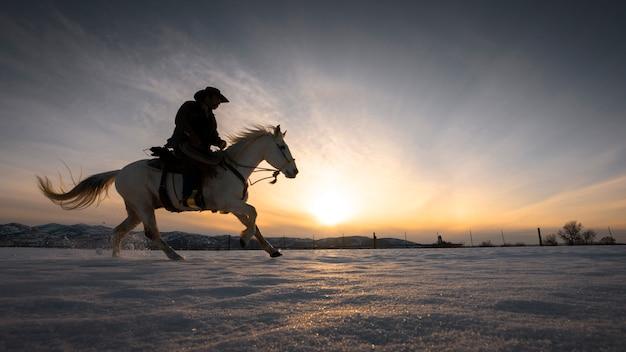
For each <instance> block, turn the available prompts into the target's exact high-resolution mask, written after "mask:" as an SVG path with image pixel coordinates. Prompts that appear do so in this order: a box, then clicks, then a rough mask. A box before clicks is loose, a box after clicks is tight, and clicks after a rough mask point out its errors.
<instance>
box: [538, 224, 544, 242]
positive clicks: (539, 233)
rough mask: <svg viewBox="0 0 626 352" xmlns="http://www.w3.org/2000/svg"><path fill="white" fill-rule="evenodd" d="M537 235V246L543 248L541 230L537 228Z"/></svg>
mask: <svg viewBox="0 0 626 352" xmlns="http://www.w3.org/2000/svg"><path fill="white" fill-rule="evenodd" d="M537 235H538V236H539V245H540V246H543V241H542V240H541V228H539V227H538V228H537Z"/></svg>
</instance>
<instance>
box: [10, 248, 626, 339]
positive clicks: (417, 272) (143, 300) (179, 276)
mask: <svg viewBox="0 0 626 352" xmlns="http://www.w3.org/2000/svg"><path fill="white" fill-rule="evenodd" d="M182 254H184V255H185V257H186V258H187V261H185V262H170V261H168V260H166V259H165V257H164V255H163V254H162V253H160V252H147V251H146V252H139V251H138V252H130V251H127V252H124V253H123V255H124V256H125V257H124V258H122V259H113V258H110V257H109V255H110V252H108V251H103V252H100V253H98V252H97V251H95V250H62V249H16V248H1V249H0V350H3V351H5V350H6V351H13V350H24V351H34V350H80V351H104V350H117V351H123V350H137V351H139V350H146V351H147V350H159V351H172V350H191V351H193V350H199V351H204V350H208V351H245V350H247V351H255V350H256V351H278V350H284V351H372V350H374V351H378V350H380V351H413V350H433V351H495V350H507V351H528V350H537V351H539V350H541V351H547V350H563V351H583V350H584V351H603V350H604V351H624V350H625V349H626V247H624V246H606V247H604V246H593V247H574V248H572V247H557V248H548V247H544V248H537V247H534V248H531V247H525V248H473V249H468V248H465V249H463V248H461V249H396V250H352V251H348V250H343V251H342V250H328V251H326V250H324V251H321V250H320V251H285V252H284V254H285V255H284V256H283V257H281V258H277V259H271V258H269V257H268V256H267V255H266V254H265V253H264V252H262V251H230V252H228V251H221V252H214V251H208V252H204V251H198V252H182Z"/></svg>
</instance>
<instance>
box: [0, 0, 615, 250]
mask: <svg viewBox="0 0 626 352" xmlns="http://www.w3.org/2000/svg"><path fill="white" fill-rule="evenodd" d="M150 4H151V5H150V6H146V5H145V4H144V3H142V2H133V3H81V2H64V3H61V4H59V3H55V2H47V1H41V2H37V3H35V4H25V3H10V4H3V5H2V8H3V11H2V12H1V13H0V29H1V30H0V41H1V42H2V44H3V45H2V49H1V51H0V70H1V71H2V72H3V75H1V76H0V82H1V84H0V87H1V88H0V106H1V107H2V109H0V111H1V112H0V114H1V116H2V118H1V122H2V128H1V129H0V148H1V149H2V153H0V164H1V165H2V170H3V181H4V182H2V184H0V209H1V211H0V223H9V222H17V223H23V224H26V225H28V226H31V225H32V224H44V223H60V224H71V223H77V222H84V223H86V224H105V225H106V226H109V227H115V226H116V225H117V224H118V223H119V222H121V221H122V220H123V219H124V217H125V211H124V207H123V203H122V201H121V198H120V197H119V195H118V194H117V192H116V191H115V190H114V189H110V191H109V194H110V197H109V198H107V199H105V200H104V201H103V202H102V203H101V204H100V206H99V207H91V208H88V209H85V210H80V211H64V210H62V209H60V208H59V207H58V206H56V205H53V204H52V203H50V201H48V200H47V199H45V197H44V196H43V195H41V194H40V193H39V190H38V189H37V187H36V184H35V175H40V176H48V177H51V178H52V179H53V180H54V181H55V186H58V185H59V183H58V178H56V177H55V176H56V175H57V173H60V174H62V175H63V176H64V180H65V182H66V184H67V183H68V182H71V177H70V175H69V172H68V171H69V170H66V168H65V166H64V165H67V166H68V167H69V169H70V170H71V173H72V174H73V177H77V176H78V175H82V176H83V177H86V176H88V175H91V174H95V173H100V172H104V171H108V170H113V169H119V168H121V167H123V166H124V165H126V164H128V163H130V162H133V161H135V160H138V159H142V158H146V155H145V153H144V152H143V150H144V149H146V148H149V147H151V146H159V145H163V144H164V143H165V140H166V139H167V138H168V137H170V135H171V133H172V130H173V127H174V116H175V114H176V111H177V110H178V108H179V107H180V105H181V104H182V103H183V102H184V101H186V100H189V99H191V98H192V96H193V93H194V92H195V91H197V90H199V89H201V88H204V87H205V86H208V85H211V86H216V87H218V88H219V89H221V91H222V92H223V93H224V95H226V96H227V97H228V98H229V100H230V103H228V104H223V105H222V106H220V107H219V109H217V110H216V111H215V115H216V117H217V121H218V130H219V132H220V135H221V136H222V137H226V136H228V135H233V134H235V133H236V132H237V131H240V130H242V129H243V128H245V127H246V126H251V125H253V124H256V123H260V124H264V125H267V124H273V125H278V124H280V125H281V126H282V127H283V129H286V130H287V131H288V133H287V135H286V137H285V140H286V142H287V143H288V144H289V146H290V149H291V152H292V153H293V155H294V157H295V158H296V159H297V160H298V168H299V169H300V174H299V175H298V177H297V178H295V179H286V178H285V177H284V176H282V175H281V176H280V177H279V181H278V183H277V184H276V185H270V184H267V183H265V182H261V183H259V184H258V185H255V186H254V187H251V188H250V190H249V193H250V198H249V201H248V202H249V203H250V204H252V205H254V206H255V207H256V208H257V210H258V214H259V217H258V224H259V228H260V229H261V231H262V232H263V233H264V234H266V235H267V236H270V237H271V236H273V234H284V235H285V236H289V237H298V236H304V235H302V234H305V233H309V234H314V235H315V236H319V237H320V238H322V237H337V236H341V234H342V233H345V234H346V235H347V234H365V235H367V234H370V236H371V233H372V232H376V233H377V234H379V233H380V234H398V237H396V238H403V237H404V233H405V232H406V233H407V239H408V240H410V241H413V242H418V243H423V242H424V241H430V240H431V239H432V238H433V237H434V238H435V239H436V233H440V234H443V235H444V239H445V240H449V241H454V242H460V241H461V239H466V240H465V241H464V243H469V237H468V235H467V233H468V232H469V230H470V229H471V230H472V233H473V235H474V242H475V243H480V242H481V241H483V240H491V241H492V242H493V243H494V244H495V243H499V242H500V240H499V238H500V231H501V230H503V231H504V233H505V237H506V238H507V242H508V241H509V240H508V238H509V237H510V238H512V239H511V240H510V242H511V243H515V242H525V243H534V242H533V241H535V240H536V238H537V233H536V228H537V227H541V229H542V235H544V236H545V235H547V234H549V233H552V232H555V231H556V230H557V229H558V228H560V227H561V226H562V225H563V224H564V223H565V222H567V221H570V220H574V219H576V220H577V221H580V222H581V223H582V224H583V225H584V226H585V227H586V228H589V229H594V230H596V231H597V232H598V235H599V237H602V236H601V234H604V233H605V232H606V233H608V230H607V228H608V227H611V229H612V230H613V233H614V237H615V238H616V239H617V240H618V241H619V242H624V241H625V240H626V217H625V216H624V214H626V143H624V141H625V140H626V119H625V118H624V116H626V68H625V67H624V65H623V62H626V43H624V42H623V39H622V33H624V32H626V11H623V10H624V5H623V4H617V3H612V2H606V3H605V2H601V3H599V4H598V3H592V2H559V1H555V2H550V3H543V2H540V1H537V2H534V1H527V2H511V3H507V4H500V3H499V2H496V1H484V2H477V3H472V4H469V3H467V4H466V3H463V2H458V3H455V2H450V3H445V4H442V3H427V2H408V1H407V2H402V1H398V2H395V6H387V5H385V4H378V3H375V2H352V1H346V2H341V3H339V4H335V3H333V4H334V5H333V6H328V4H326V3H324V2H322V3H320V2H316V3H315V4H312V3H309V4H307V3H300V4H290V3H289V2H280V1H278V2H272V3H271V4H270V3H264V4H257V3H247V5H246V6H243V5H242V4H233V3H229V2H226V1H225V2H221V1H218V2H215V3H212V4H211V6H210V7H209V6H207V5H206V4H191V3H185V4H182V5H181V4H174V3H172V2H167V1H163V2H160V3H150ZM164 14H167V16H164ZM372 24H376V25H372ZM254 179H256V176H255V178H254ZM157 221H158V223H159V227H160V229H161V230H162V231H172V230H179V231H185V232H193V233H202V232H205V233H220V232H223V233H233V234H236V233H238V232H239V231H241V230H242V229H243V227H242V225H241V224H240V223H239V222H238V221H237V219H235V218H234V217H233V216H232V215H219V214H211V213H210V212H208V211H205V212H201V213H185V214H174V213H167V212H165V211H163V210H159V211H157ZM298 234H300V235H298ZM477 236H478V238H479V239H478V240H477V239H476V238H477Z"/></svg>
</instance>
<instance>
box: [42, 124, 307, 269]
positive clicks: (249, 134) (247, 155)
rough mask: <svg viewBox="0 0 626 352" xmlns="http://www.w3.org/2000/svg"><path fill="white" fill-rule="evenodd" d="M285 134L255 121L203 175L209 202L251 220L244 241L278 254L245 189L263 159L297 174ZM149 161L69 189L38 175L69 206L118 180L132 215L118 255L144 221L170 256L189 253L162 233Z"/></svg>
mask: <svg viewBox="0 0 626 352" xmlns="http://www.w3.org/2000/svg"><path fill="white" fill-rule="evenodd" d="M285 134H286V132H285V133H282V132H281V131H280V125H279V126H276V127H270V128H266V127H261V126H255V127H253V128H250V129H247V130H245V131H244V132H242V133H240V134H238V135H237V136H235V137H234V138H233V140H232V145H231V146H230V147H229V148H227V149H226V150H225V153H226V163H227V164H229V165H230V166H229V167H228V168H221V167H218V169H217V174H216V175H215V177H211V178H205V179H203V180H202V183H203V196H204V199H205V203H206V207H205V208H207V209H210V210H217V211H220V212H221V213H224V214H226V213H233V214H234V215H235V216H236V217H237V219H239V221H241V223H242V224H243V225H245V226H246V228H245V230H243V231H242V232H241V239H240V241H241V245H242V246H245V245H247V243H248V241H249V240H250V239H251V238H252V236H255V237H256V238H257V240H258V241H259V243H260V245H261V247H262V248H263V249H264V250H265V251H266V252H268V253H269V254H270V256H272V257H278V256H280V255H281V253H280V251H278V250H277V249H275V248H274V247H273V246H272V245H271V244H270V243H269V242H267V241H266V240H265V239H264V238H263V235H262V234H261V232H260V231H259V228H258V227H257V226H256V217H257V212H256V209H255V208H254V207H253V206H252V205H250V204H248V203H247V202H246V200H247V198H248V196H247V191H246V190H247V184H248V178H249V177H250V174H251V173H252V172H253V171H254V170H255V169H257V167H258V165H259V164H260V163H261V162H262V161H267V162H268V163H269V164H270V165H271V166H272V167H274V168H276V173H275V174H274V176H276V175H278V171H280V172H282V173H283V174H284V175H285V176H286V177H287V178H294V177H296V175H297V174H298V168H297V166H296V162H295V159H294V158H293V157H292V155H291V152H290V151H289V147H288V146H287V144H286V143H285V141H284V139H283V137H284V136H285ZM148 162H149V160H147V159H144V160H138V161H135V162H133V163H131V164H128V165H126V166H125V167H124V168H122V169H121V170H114V171H108V172H103V173H100V174H96V175H92V176H89V177H88V178H86V179H85V180H83V181H81V182H80V183H78V184H77V185H76V186H75V187H74V188H73V189H71V190H70V191H68V192H64V191H63V190H60V192H57V191H55V190H54V189H53V187H52V185H51V183H50V180H48V178H47V177H44V178H41V177H39V176H38V177H37V179H38V181H39V188H40V189H41V191H42V192H43V194H44V195H45V196H46V197H48V198H49V199H50V200H52V201H53V202H54V203H55V204H57V205H60V206H61V207H62V208H63V209H68V210H71V209H80V208H86V207H88V206H89V205H91V204H93V203H94V202H96V201H99V200H100V195H101V194H102V193H103V192H105V194H106V191H107V189H108V187H109V186H110V185H111V183H113V181H115V188H116V189H117V192H118V193H119V194H120V195H121V196H122V198H123V199H124V204H125V205H126V212H127V213H128V217H127V218H126V219H125V220H124V221H123V222H122V223H121V224H119V225H118V226H117V227H115V229H114V230H113V237H112V247H113V256H114V257H117V256H119V255H120V247H121V243H122V239H123V238H124V236H125V235H126V234H128V233H129V232H130V231H131V230H132V229H134V228H135V227H136V226H137V225H138V224H139V223H140V222H141V223H143V227H144V232H145V235H146V237H148V238H149V239H151V240H152V241H154V242H155V243H156V245H157V246H158V247H159V248H160V249H161V250H163V252H165V254H166V255H167V257H168V258H170V259H172V260H181V259H184V258H183V257H181V256H180V255H178V254H177V253H176V252H175V251H174V249H172V247H170V246H169V245H168V244H167V243H165V242H164V241H163V240H162V239H161V235H160V233H159V230H158V227H157V223H156V218H155V215H154V210H155V209H158V208H161V207H163V206H164V205H163V204H162V202H161V200H160V197H159V186H160V181H161V175H162V171H161V170H159V169H155V168H154V167H151V166H149V164H148ZM237 173H239V175H237ZM240 176H241V177H240ZM186 210H195V209H191V208H186V209H184V211H186Z"/></svg>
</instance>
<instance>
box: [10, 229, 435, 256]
mask: <svg viewBox="0 0 626 352" xmlns="http://www.w3.org/2000/svg"><path fill="white" fill-rule="evenodd" d="M112 233H113V229H112V228H110V227H107V226H101V225H86V224H75V225H61V224H46V225H39V226H32V227H31V226H26V225H22V224H18V223H10V224H1V225H0V247H54V248H111V235H112ZM161 237H162V238H163V240H164V241H166V242H167V243H168V244H169V245H170V246H172V247H173V248H174V249H179V250H228V249H240V247H239V236H229V235H220V236H208V235H201V234H195V233H187V232H181V231H172V232H163V233H162V234H161ZM267 240H268V241H269V242H270V243H272V245H273V246H274V247H277V248H285V249H311V248H318V249H324V248H327V249H332V248H373V246H374V242H373V240H372V238H370V237H365V236H347V237H334V238H322V239H319V240H316V241H314V240H312V239H310V238H294V237H269V238H267ZM430 246H432V245H421V244H418V243H414V242H410V241H404V240H401V239H397V238H378V239H377V240H376V247H377V248H402V247H430ZM124 248H126V249H147V248H152V243H151V242H150V241H149V240H148V239H146V238H145V236H144V235H143V232H138V231H135V232H132V233H131V234H129V235H128V236H127V237H126V238H125V239H124ZM259 248H260V246H259V243H258V242H257V241H256V240H254V239H253V240H252V241H251V242H250V245H249V246H248V247H246V249H259Z"/></svg>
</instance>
